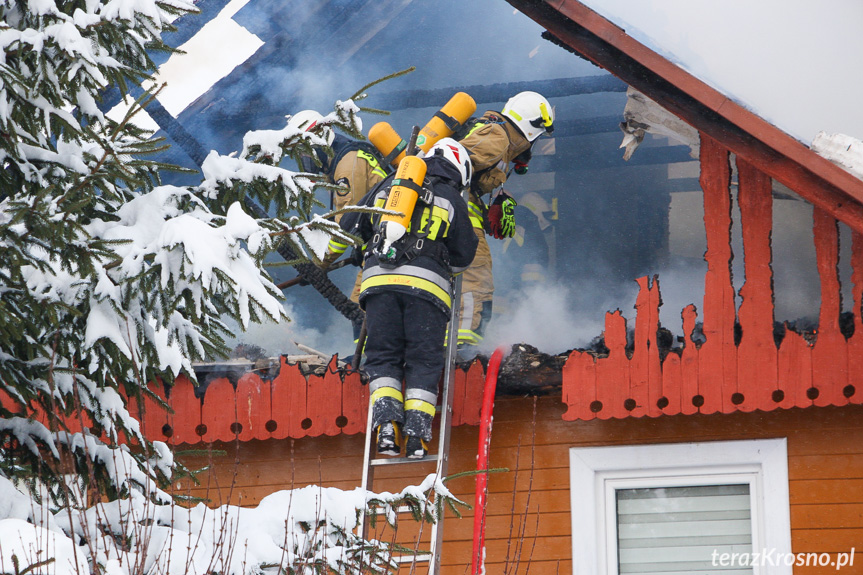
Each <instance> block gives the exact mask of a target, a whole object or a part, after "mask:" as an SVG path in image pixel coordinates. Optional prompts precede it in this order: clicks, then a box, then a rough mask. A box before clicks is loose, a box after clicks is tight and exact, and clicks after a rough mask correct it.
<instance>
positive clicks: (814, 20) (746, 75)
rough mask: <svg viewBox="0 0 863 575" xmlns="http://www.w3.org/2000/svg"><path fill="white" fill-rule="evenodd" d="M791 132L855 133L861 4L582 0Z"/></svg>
mask: <svg viewBox="0 0 863 575" xmlns="http://www.w3.org/2000/svg"><path fill="white" fill-rule="evenodd" d="M582 2H583V3H584V4H585V5H587V6H588V7H590V8H591V9H593V10H595V11H596V12H598V13H599V14H601V15H602V16H604V17H606V18H608V19H609V20H610V21H611V22H613V23H614V24H616V25H617V26H620V27H621V28H623V29H624V30H625V31H626V33H627V34H629V35H630V36H632V37H633V38H635V39H636V40H638V41H640V42H642V43H643V44H645V45H646V46H647V47H649V48H651V49H653V50H654V51H657V52H658V53H660V54H662V55H663V56H665V57H667V58H668V59H670V60H671V61H672V62H674V63H676V64H677V65H679V66H680V67H682V68H684V69H685V70H687V71H689V72H690V73H692V74H693V75H695V76H696V77H698V78H700V79H701V80H703V81H705V82H706V83H707V84H709V85H711V86H713V87H714V88H716V89H717V90H719V91H720V92H722V93H723V94H725V95H727V96H729V97H730V98H732V99H733V100H735V101H737V102H739V103H741V104H742V105H743V106H744V107H746V108H748V109H750V110H751V111H753V112H755V113H756V114H758V115H759V116H761V117H762V118H764V119H765V120H767V121H768V122H770V123H772V124H774V125H776V126H777V127H779V128H780V129H782V130H784V131H785V132H787V133H788V134H790V135H791V136H793V137H794V138H796V139H798V140H799V141H801V142H803V143H804V144H808V143H809V142H811V141H812V140H813V138H814V137H815V135H816V134H817V133H818V132H821V131H825V132H827V133H843V134H849V135H850V136H852V137H855V138H858V139H860V138H863V114H861V113H860V111H859V110H860V94H861V93H863V75H861V74H859V73H855V72H854V70H856V61H857V60H858V59H859V55H860V54H863V35H861V34H860V23H861V22H863V3H861V2H859V1H857V0H837V1H834V2H829V3H826V4H825V3H814V2H809V1H808V0H759V1H758V2H752V1H750V0H729V1H726V2H692V1H691V0H642V1H640V2H632V1H631V0H582Z"/></svg>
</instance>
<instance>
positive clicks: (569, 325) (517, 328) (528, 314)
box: [480, 283, 615, 354]
mask: <svg viewBox="0 0 863 575" xmlns="http://www.w3.org/2000/svg"><path fill="white" fill-rule="evenodd" d="M516 297H517V298H518V304H517V306H516V307H515V309H514V310H513V311H512V312H511V313H508V314H506V315H498V316H496V317H495V318H494V320H493V321H492V322H491V324H490V325H489V327H488V331H487V333H486V334H485V338H484V340H483V343H482V345H481V346H480V350H481V351H483V352H487V353H490V352H491V351H492V350H494V349H495V348H497V347H499V346H505V347H507V348H508V347H510V346H512V345H513V344H516V343H527V344H530V345H532V346H534V347H536V348H537V349H539V350H540V351H543V352H545V353H550V354H556V353H561V352H564V351H568V350H571V349H576V348H584V347H587V346H588V345H589V344H590V342H591V340H593V339H594V338H595V337H597V336H598V335H600V334H601V333H602V331H603V329H604V327H605V315H604V314H603V313H601V312H600V313H597V312H598V311H600V310H605V309H607V308H611V309H614V304H615V301H614V299H608V300H606V301H605V302H604V303H601V304H600V305H599V307H593V305H584V304H587V303H589V302H588V301H587V299H588V298H580V297H579V296H578V294H577V293H575V292H574V290H573V289H571V288H570V287H567V286H566V285H564V284H560V283H553V284H545V285H537V286H532V287H529V288H527V289H525V290H523V291H521V292H520V293H518V294H517V296H516ZM580 304H581V305H580Z"/></svg>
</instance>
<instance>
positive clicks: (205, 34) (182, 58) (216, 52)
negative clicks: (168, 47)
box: [154, 0, 264, 117]
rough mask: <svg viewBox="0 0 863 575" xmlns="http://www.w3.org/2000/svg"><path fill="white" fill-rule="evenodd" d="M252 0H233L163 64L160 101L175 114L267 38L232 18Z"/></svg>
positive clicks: (159, 81)
mask: <svg viewBox="0 0 863 575" xmlns="http://www.w3.org/2000/svg"><path fill="white" fill-rule="evenodd" d="M248 1H249V0H232V1H231V2H229V3H228V5H227V6H225V7H224V8H223V9H222V11H221V12H220V13H219V14H218V15H217V16H216V17H215V18H213V19H212V20H210V21H209V22H207V23H206V24H205V25H204V26H203V27H202V28H201V30H200V31H198V33H197V34H195V36H193V37H192V38H191V39H189V41H188V42H186V43H185V44H182V45H181V46H179V47H178V48H179V49H180V50H182V51H183V52H185V53H184V54H172V55H171V57H170V58H169V59H168V61H167V62H165V63H164V64H163V65H162V66H161V67H160V68H159V71H158V73H157V74H156V76H155V78H154V83H155V84H159V83H161V82H165V83H167V86H166V88H165V89H164V90H162V92H160V94H159V102H160V103H161V104H162V106H164V107H165V110H167V111H168V113H170V114H171V115H173V116H174V117H177V116H179V115H180V113H181V112H182V111H183V110H184V109H186V107H187V106H188V105H189V104H191V103H192V102H194V101H195V100H197V99H198V97H200V96H201V94H203V93H204V92H206V91H207V90H209V89H210V87H211V86H213V84H215V83H216V82H218V81H219V80H221V79H222V78H224V77H226V76H227V75H228V74H230V73H231V71H232V70H233V69H234V68H236V67H237V66H239V65H240V64H242V63H243V62H245V61H246V60H248V59H249V58H250V57H251V56H252V55H253V54H254V53H255V52H257V51H258V49H259V48H260V47H261V46H263V45H264V42H263V41H262V40H261V39H260V38H258V37H257V36H255V35H254V34H252V33H251V32H249V31H248V30H246V29H245V28H243V27H242V26H240V25H239V24H237V23H236V22H234V21H233V20H232V19H231V18H232V17H233V15H234V14H236V13H237V11H239V9H240V8H242V7H243V6H244V5H245V4H247V3H248Z"/></svg>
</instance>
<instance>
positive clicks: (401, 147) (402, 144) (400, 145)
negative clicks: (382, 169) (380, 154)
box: [383, 140, 408, 166]
mask: <svg viewBox="0 0 863 575" xmlns="http://www.w3.org/2000/svg"><path fill="white" fill-rule="evenodd" d="M407 147H408V143H407V142H405V141H404V140H402V141H401V142H399V143H398V144H396V147H395V148H393V151H392V152H390V153H389V154H387V156H386V157H385V158H384V159H383V165H384V166H389V165H391V164H392V162H393V160H395V159H396V156H398V155H399V154H401V153H402V152H404V151H405V148H407Z"/></svg>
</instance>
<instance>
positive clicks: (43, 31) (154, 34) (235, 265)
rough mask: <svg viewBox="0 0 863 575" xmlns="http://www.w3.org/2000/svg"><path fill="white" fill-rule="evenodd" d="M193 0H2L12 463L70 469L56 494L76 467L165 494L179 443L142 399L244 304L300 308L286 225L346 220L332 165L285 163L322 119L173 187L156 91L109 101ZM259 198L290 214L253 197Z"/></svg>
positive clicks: (2, 430)
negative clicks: (115, 107)
mask: <svg viewBox="0 0 863 575" xmlns="http://www.w3.org/2000/svg"><path fill="white" fill-rule="evenodd" d="M194 11H196V9H195V7H194V5H193V4H192V3H191V2H189V1H185V0H164V1H162V0H136V1H135V2H128V1H123V0H50V1H49V0H39V1H33V0H30V1H24V0H2V1H0V16H2V18H0V44H2V56H0V57H2V62H0V158H2V163H3V170H2V172H0V289H2V298H0V476H5V477H6V478H10V479H22V480H24V481H26V482H30V483H31V484H34V485H35V484H36V483H41V484H44V485H48V486H49V487H53V490H52V499H53V501H52V502H53V503H55V504H57V503H63V500H64V498H65V496H66V491H65V490H63V489H59V488H58V486H60V485H62V483H61V481H60V479H61V476H62V475H64V474H69V473H76V474H78V475H79V476H80V477H81V478H82V479H83V481H84V482H85V484H86V486H87V487H88V488H90V489H93V488H98V489H99V490H100V491H101V492H102V493H103V494H105V495H107V496H109V497H111V498H113V497H122V496H124V495H127V494H129V493H130V491H133V490H137V491H140V492H143V493H145V494H147V495H148V496H150V497H156V498H157V499H161V500H163V501H164V500H166V499H167V498H166V495H165V494H164V493H162V492H161V491H160V487H161V486H163V485H164V484H165V482H166V479H167V478H168V475H169V474H170V472H171V468H172V466H173V461H172V457H171V454H170V451H169V450H168V449H167V447H166V446H165V445H164V444H161V443H151V442H149V441H147V440H146V439H145V438H144V437H143V435H142V434H141V432H140V429H139V424H138V422H137V421H135V420H134V419H133V418H132V417H130V415H129V411H128V409H127V407H128V405H129V404H130V403H131V404H132V405H134V404H136V403H137V402H139V401H140V400H141V398H142V397H143V396H145V395H148V394H149V395H150V396H151V397H153V396H152V392H151V390H150V387H149V386H148V384H149V382H154V381H159V380H167V381H171V380H173V379H174V377H175V376H176V375H178V374H180V373H186V374H188V375H189V376H191V377H193V378H194V372H193V370H192V362H193V361H195V360H199V359H202V358H205V357H210V358H211V357H214V356H219V355H221V354H224V353H225V352H226V351H227V350H226V349H225V336H226V335H227V327H226V324H225V320H226V319H227V318H230V319H233V320H235V321H236V322H237V323H239V325H241V326H243V327H245V326H248V325H249V323H250V322H254V321H261V320H265V319H279V318H280V317H281V316H282V315H283V314H284V311H283V307H282V305H281V303H280V301H279V297H280V293H279V292H278V290H277V289H276V288H275V286H274V285H273V284H272V283H271V282H270V280H269V279H268V276H267V274H266V273H265V271H264V270H263V267H262V266H263V258H264V256H265V255H266V254H267V253H268V252H269V251H271V250H272V249H274V248H275V247H276V246H277V245H278V244H279V243H280V242H283V241H287V242H289V243H290V244H291V246H292V248H293V250H294V253H296V254H298V256H299V257H301V258H309V259H311V260H313V261H315V260H317V259H318V258H319V257H320V256H321V255H322V254H320V253H317V252H315V249H319V248H317V247H316V246H320V245H325V243H326V242H325V241H324V242H321V241H320V235H321V234H323V235H325V236H326V235H328V234H332V233H336V234H338V233H340V232H338V230H337V228H335V227H334V225H333V224H332V222H330V221H329V220H327V219H325V218H323V217H321V216H316V215H314V213H313V207H314V206H315V205H316V203H315V200H314V197H313V191H314V189H315V187H316V186H319V185H322V182H321V181H320V180H319V179H318V178H316V177H314V176H311V175H308V174H306V175H298V174H296V173H294V172H291V171H289V170H286V169H283V168H281V167H279V163H280V160H281V159H282V158H283V157H284V156H286V155H287V156H293V157H296V156H297V154H300V153H303V152H309V151H310V149H311V147H312V146H321V145H325V141H324V140H323V138H322V134H321V132H320V131H316V132H308V133H297V132H296V131H295V130H292V129H290V128H285V129H284V130H281V131H278V130H277V131H259V132H250V133H249V134H248V135H247V137H246V142H245V148H244V150H243V151H242V152H241V153H240V154H239V155H238V156H236V157H231V156H220V155H219V154H217V153H215V152H213V153H211V154H210V156H209V157H208V158H207V161H206V162H205V163H204V166H203V181H202V183H201V185H199V186H196V187H176V186H166V185H161V182H160V172H161V171H163V170H168V169H174V168H173V167H172V166H167V165H163V164H160V163H159V162H157V161H155V160H154V159H153V155H154V154H156V153H158V152H159V151H160V150H162V149H163V147H164V142H163V141H160V140H159V139H157V138H154V137H153V133H152V132H150V131H148V130H146V129H144V128H142V127H140V126H139V125H138V123H137V122H138V120H137V117H138V114H139V113H140V112H141V110H142V109H143V107H145V106H146V104H147V102H148V100H149V99H150V98H152V97H153V94H152V93H151V92H145V93H144V95H143V96H142V97H141V98H140V99H139V100H138V101H137V102H136V104H135V105H133V106H132V107H131V108H130V109H129V112H128V113H127V114H126V116H125V117H124V118H123V119H122V120H121V121H119V122H117V121H113V120H111V119H109V118H108V117H107V116H106V115H105V114H103V112H102V111H100V108H99V102H100V94H102V93H104V91H105V90H106V89H107V88H109V87H111V86H116V87H118V88H119V89H120V90H121V91H122V92H124V93H125V92H127V91H128V90H129V88H130V87H132V86H140V85H141V84H142V82H144V80H146V79H148V78H149V77H150V76H151V75H152V73H153V71H154V68H155V66H154V64H153V61H152V60H151V57H150V54H152V53H153V51H160V50H161V51H170V48H169V47H167V46H166V45H165V44H163V42H162V40H161V34H162V32H164V31H166V30H168V29H170V24H169V22H170V21H171V19H172V17H173V16H176V15H178V14H183V13H188V12H194ZM358 111H359V108H358V107H357V106H356V105H355V104H354V103H353V101H351V100H348V101H346V102H339V103H337V104H336V106H335V109H334V111H333V112H332V113H331V114H330V115H328V116H327V117H326V121H325V122H323V123H322V126H321V128H323V127H325V126H329V127H334V128H339V129H340V130H342V131H345V132H347V133H349V134H355V135H356V134H358V133H359V129H360V122H359V118H358V116H357V112H358ZM250 202H255V203H257V204H259V205H262V206H265V207H267V208H270V213H272V214H275V216H274V217H265V218H256V217H252V216H250V215H249V214H248V212H247V211H246V210H244V205H247V204H249V203H250ZM318 205H319V204H318ZM123 438H126V439H128V440H129V441H128V442H126V443H123V441H122V439H123ZM130 444H131V446H130ZM37 480H38V481H37Z"/></svg>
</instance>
